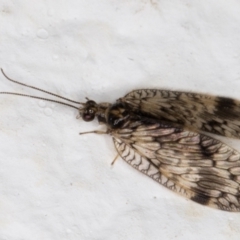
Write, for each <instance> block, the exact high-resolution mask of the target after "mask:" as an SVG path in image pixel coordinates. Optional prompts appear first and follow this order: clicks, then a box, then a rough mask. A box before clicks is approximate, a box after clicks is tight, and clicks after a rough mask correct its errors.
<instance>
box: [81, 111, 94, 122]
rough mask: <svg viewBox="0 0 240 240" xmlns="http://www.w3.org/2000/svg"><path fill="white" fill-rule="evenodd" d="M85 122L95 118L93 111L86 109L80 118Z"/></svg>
mask: <svg viewBox="0 0 240 240" xmlns="http://www.w3.org/2000/svg"><path fill="white" fill-rule="evenodd" d="M82 118H83V120H84V121H85V122H90V121H92V120H93V119H94V118H95V111H94V110H93V109H91V108H90V109H86V110H85V111H84V113H83V116H82Z"/></svg>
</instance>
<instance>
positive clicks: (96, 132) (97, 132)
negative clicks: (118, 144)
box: [79, 130, 109, 135]
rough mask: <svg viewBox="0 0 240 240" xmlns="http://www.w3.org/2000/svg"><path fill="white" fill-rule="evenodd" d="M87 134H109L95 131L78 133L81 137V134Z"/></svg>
mask: <svg viewBox="0 0 240 240" xmlns="http://www.w3.org/2000/svg"><path fill="white" fill-rule="evenodd" d="M88 133H96V134H108V133H109V132H108V131H105V132H104V131H98V130H95V131H89V132H80V133H79V135H83V134H88Z"/></svg>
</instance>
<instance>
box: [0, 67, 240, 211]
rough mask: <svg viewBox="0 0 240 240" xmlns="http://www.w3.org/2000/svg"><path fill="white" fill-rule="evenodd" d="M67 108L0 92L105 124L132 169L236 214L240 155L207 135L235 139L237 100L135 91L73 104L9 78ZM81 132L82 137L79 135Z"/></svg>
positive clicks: (239, 122)
mask: <svg viewBox="0 0 240 240" xmlns="http://www.w3.org/2000/svg"><path fill="white" fill-rule="evenodd" d="M1 71H2V73H3V75H4V76H5V77H6V78H7V79H8V80H10V81H12V82H15V83H17V84H20V85H23V86H25V87H29V88H33V89H35V90H38V91H42V92H44V93H47V94H51V95H52V96H55V97H58V98H61V99H64V100H66V101H69V102H72V103H76V104H79V105H80V107H76V106H74V105H72V104H69V103H66V102H61V101H57V100H53V99H48V98H42V97H38V96H32V95H25V94H21V93H12V92H0V94H12V95H18V96H25V97H32V98H36V99H43V100H46V101H51V102H56V103H59V104H63V105H66V106H69V107H73V108H75V109H77V110H78V112H79V116H80V117H81V118H82V119H83V120H84V121H87V122H88V121H92V120H94V119H97V120H98V122H99V123H101V124H105V126H106V131H105V132H104V131H92V132H85V133H106V134H109V135H111V136H112V138H113V142H114V145H115V147H116V150H117V152H118V156H120V157H121V158H122V159H123V160H125V161H126V162H127V163H128V164H130V165H131V166H133V167H134V168H135V169H137V170H138V171H140V172H142V173H144V174H145V175H147V176H149V177H151V178H152V179H154V180H155V181H157V182H158V183H160V184H162V185H164V186H165V187H167V188H169V189H171V190H173V191H175V192H177V193H179V194H181V195H183V196H185V197H186V198H189V199H191V200H193V201H195V202H197V203H200V204H203V205H206V206H210V207H213V208H217V209H221V210H225V211H233V212H238V211H240V153H239V152H237V151H236V150H234V149H233V148H231V147H230V146H227V145H226V144H224V143H222V142H221V141H219V140H216V139H214V138H213V137H211V136H208V135H207V133H214V134H218V135H222V136H227V137H233V138H240V101H237V100H234V99H230V98H223V97H215V96H210V95H203V94H196V93H187V92H176V91H166V90H157V89H139V90H134V91H131V92H130V93H128V94H126V95H125V96H124V97H122V98H119V99H118V100H117V101H116V102H115V103H113V104H110V103H96V102H95V101H93V100H89V99H87V101H86V102H85V103H82V102H76V101H73V100H70V99H67V98H64V97H62V96H59V95H56V94H54V93H51V92H48V91H45V90H42V89H40V88H36V87H33V86H30V85H27V84H24V83H21V82H18V81H15V80H13V79H10V78H9V77H8V76H7V75H6V74H5V73H4V72H3V70H2V69H1ZM82 134H83V133H82Z"/></svg>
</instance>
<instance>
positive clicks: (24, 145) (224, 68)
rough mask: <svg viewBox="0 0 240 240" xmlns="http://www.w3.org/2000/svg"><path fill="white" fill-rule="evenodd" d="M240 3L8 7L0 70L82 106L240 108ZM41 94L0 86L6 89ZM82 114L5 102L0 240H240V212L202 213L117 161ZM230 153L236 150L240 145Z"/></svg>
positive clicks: (92, 1) (17, 0)
mask: <svg viewBox="0 0 240 240" xmlns="http://www.w3.org/2000/svg"><path fill="white" fill-rule="evenodd" d="M239 28H240V2H239V1H237V0H229V1H224V0H203V1H191V0H181V1H169V0H135V1H134V0H128V1H126V0H122V1H117V0H103V1H99V0H85V1H84V0H70V1H53V0H51V1H44V0H38V1H24V0H13V1H9V0H1V2H0V66H1V67H2V68H4V70H5V72H6V73H7V74H8V75H9V76H10V77H12V78H14V79H18V80H21V81H24V82H26V83H29V84H32V85H35V86H38V87H42V88H44V89H47V90H50V91H53V92H56V93H59V94H62V95H64V96H66V97H69V98H73V99H76V100H79V101H84V98H85V97H89V98H92V99H94V100H96V101H109V102H114V101H115V100H116V99H117V98H119V97H121V96H124V94H126V93H127V92H129V91H131V90H133V89H137V88H167V89H174V90H185V91H195V92H196V91H197V92H202V93H211V94H217V95H223V96H231V97H235V98H239V99H240V94H239V90H240V30H239ZM2 90H9V91H18V92H25V93H31V94H37V95H41V94H40V93H37V92H35V91H34V90H29V89H25V88H23V87H21V86H17V85H14V84H12V83H10V82H8V81H6V80H5V79H4V77H3V76H0V91H2ZM76 115H77V111H75V110H74V109H70V108H65V107H64V106H59V105H56V104H51V103H45V102H42V101H38V100H32V99H24V98H17V97H11V96H6V95H2V96H0V239H1V240H15V239H16V240H21V239H24V240H33V239H34V240H40V239H41V240H42V239H44V240H53V239H57V240H63V239H64V240H65V239H69V240H75V239H81V240H82V239H83V240H93V239H96V240H114V239H117V240H121V239H123V240H130V239H131V240H132V239H138V240H143V239H148V240H149V239H199V240H200V239H201V240H202V239H218V240H221V239H224V240H225V239H231V240H234V239H239V234H240V227H239V226H240V213H239V214H238V213H226V212H221V211H217V210H214V209H210V208H207V207H203V206H201V205H198V204H195V203H192V202H191V201H189V200H185V199H184V198H182V197H180V196H178V195H176V194H174V193H172V192H170V191H169V190H167V189H165V188H164V187H162V186H161V185H159V184H157V183H155V182H154V181H152V180H151V179H149V178H148V177H146V176H144V175H142V174H141V173H139V172H137V171H136V170H134V169H133V168H131V167H130V166H128V165H127V164H126V163H125V162H124V161H122V160H121V159H118V161H117V162H116V163H115V165H114V167H113V168H111V166H110V163H111V162H112V160H113V159H114V157H115V155H116V151H115V149H114V146H113V143H112V140H111V138H110V137H109V136H104V135H99V136H97V135H84V136H79V135H78V133H79V132H81V131H87V130H91V129H97V128H101V126H98V124H97V122H92V123H85V122H83V121H81V120H77V119H76V118H75V117H76ZM225 141H226V142H227V143H228V144H232V145H233V144H234V143H235V147H236V148H238V149H239V150H240V146H238V145H239V143H240V142H233V140H227V139H225Z"/></svg>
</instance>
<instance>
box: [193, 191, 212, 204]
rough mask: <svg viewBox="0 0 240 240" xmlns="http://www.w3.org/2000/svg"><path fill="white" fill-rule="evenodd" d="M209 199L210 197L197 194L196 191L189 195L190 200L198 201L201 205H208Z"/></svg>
mask: <svg viewBox="0 0 240 240" xmlns="http://www.w3.org/2000/svg"><path fill="white" fill-rule="evenodd" d="M210 199H211V198H210V197H208V196H206V195H202V194H198V193H196V195H195V196H193V197H191V200H193V201H194V202H197V203H200V204H202V205H208V203H209V201H210Z"/></svg>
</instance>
